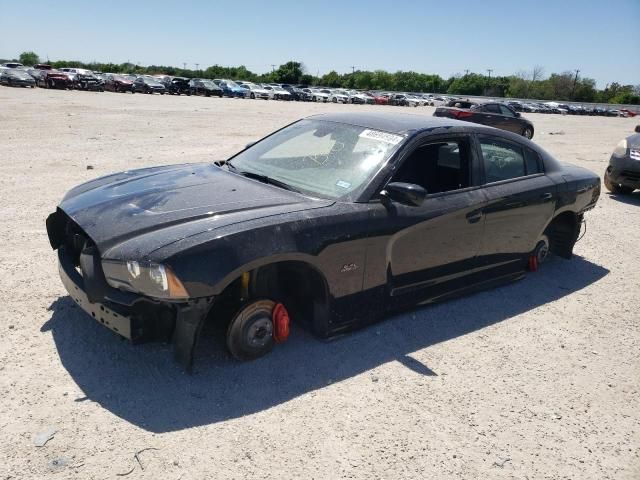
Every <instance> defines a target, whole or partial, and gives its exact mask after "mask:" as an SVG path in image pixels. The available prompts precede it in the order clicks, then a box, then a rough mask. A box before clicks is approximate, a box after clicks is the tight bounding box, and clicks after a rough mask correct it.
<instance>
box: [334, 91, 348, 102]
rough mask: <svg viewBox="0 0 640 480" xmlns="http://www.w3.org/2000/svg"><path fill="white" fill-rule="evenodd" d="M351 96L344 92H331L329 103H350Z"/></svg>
mask: <svg viewBox="0 0 640 480" xmlns="http://www.w3.org/2000/svg"><path fill="white" fill-rule="evenodd" d="M350 99H351V96H350V95H349V94H348V93H347V92H345V91H344V90H332V91H331V95H329V101H330V102H332V103H351V102H350Z"/></svg>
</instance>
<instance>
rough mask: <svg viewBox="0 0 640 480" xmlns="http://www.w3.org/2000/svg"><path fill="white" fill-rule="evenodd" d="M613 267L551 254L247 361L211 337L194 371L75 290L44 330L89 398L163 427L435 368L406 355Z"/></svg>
mask: <svg viewBox="0 0 640 480" xmlns="http://www.w3.org/2000/svg"><path fill="white" fill-rule="evenodd" d="M607 273H608V270H606V269H605V268H603V267H600V266H598V265H595V264H593V263H591V262H589V261H587V260H585V259H584V258H581V257H578V256H576V257H574V259H572V260H571V261H566V260H561V259H558V258H552V259H551V260H550V261H549V262H548V263H546V264H545V265H544V266H543V268H542V269H541V270H540V271H539V272H537V273H535V274H530V275H528V276H527V277H526V278H525V279H524V280H522V281H519V282H516V283H513V284H510V285H506V286H503V287H499V288H496V289H493V290H489V291H484V292H481V293H478V294H475V295H471V296H468V297H464V298H460V299H458V300H453V301H449V302H446V303H442V304H439V305H433V306H428V307H422V308H419V309H416V310H414V311H409V312H405V313H403V314H401V315H396V316H394V317H393V318H389V319H387V320H386V321H383V322H380V323H377V324H375V325H372V326H370V327H368V328H365V329H362V330H360V331H357V332H353V333H350V334H348V335H345V336H343V337H340V338H338V339H335V340H333V341H329V342H324V341H319V340H317V339H315V338H314V337H312V336H311V335H310V334H308V333H306V332H305V331H302V330H301V329H300V328H297V329H296V328H293V334H292V336H291V338H290V339H289V341H288V342H286V343H285V344H282V345H278V346H277V347H276V348H275V349H274V351H273V352H272V353H271V354H269V355H267V356H266V357H263V358H261V359H259V360H256V361H253V362H248V363H240V362H237V361H235V360H232V359H230V358H229V357H228V355H227V354H226V352H225V351H224V348H223V347H222V346H221V345H220V344H221V343H222V342H220V341H217V342H216V341H214V339H213V337H211V336H206V337H205V338H204V339H203V341H202V342H201V345H200V347H199V349H198V353H197V356H196V365H195V371H194V374H193V375H187V374H185V373H184V372H183V371H182V370H181V369H180V367H179V366H178V365H177V364H175V363H174V362H173V355H172V349H171V347H170V346H168V345H160V344H145V345H136V346H133V345H130V344H129V343H128V342H126V341H122V340H121V339H120V337H118V336H117V335H116V334H114V333H112V332H111V331H109V330H107V329H106V328H104V327H102V326H100V325H99V324H98V323H96V322H95V321H94V320H93V319H92V318H91V317H89V316H88V315H87V314H85V313H84V312H83V311H82V310H80V308H79V307H77V306H76V305H75V304H74V303H73V301H72V300H71V299H70V298H69V297H61V298H60V299H58V300H56V301H55V302H53V304H52V305H51V307H50V310H51V311H52V316H51V319H50V320H49V321H47V322H46V323H45V324H44V325H43V326H42V329H41V330H42V331H43V332H51V335H52V337H53V340H54V341H55V344H56V347H57V349H58V353H59V355H60V360H61V362H62V364H63V365H64V367H65V368H66V369H67V371H68V372H69V374H70V375H71V377H72V378H73V380H74V381H75V382H76V383H77V385H78V386H79V387H80V389H82V391H83V392H84V395H86V397H87V398H86V399H88V400H91V401H94V402H97V403H98V404H100V405H101V406H102V407H104V408H106V409H107V410H109V411H110V412H112V413H113V414H115V415H117V416H119V417H121V418H123V419H124V420H126V421H128V422H131V423H133V424H135V425H137V426H139V427H141V428H143V429H146V430H149V431H153V432H167V431H175V430H180V429H184V428H189V427H193V426H199V425H206V424H211V423H215V422H220V421H223V420H227V419H232V418H237V417H241V416H244V415H248V414H252V413H255V412H259V411H262V410H265V409H268V408H270V407H273V406H275V405H278V404H281V403H283V402H286V401H288V400H291V399H293V398H295V397H297V396H299V395H303V394H306V393H308V392H311V391H313V390H316V389H320V388H323V387H325V386H327V385H328V384H331V383H335V382H339V381H342V380H345V379H348V378H351V377H353V376H356V375H360V374H362V373H365V372H367V371H369V370H372V369H374V368H376V367H378V366H380V365H382V364H384V363H387V362H390V361H394V360H395V361H398V362H400V363H402V364H403V365H404V366H406V367H407V368H409V369H411V370H412V371H413V372H415V373H416V374H419V375H423V376H435V375H438V372H437V371H435V372H434V371H432V370H431V369H430V368H429V366H428V365H423V364H422V363H420V362H418V361H417V360H415V359H413V358H412V357H410V354H411V353H412V352H415V351H417V350H420V349H424V348H426V347H429V346H430V345H434V344H437V343H440V342H443V341H446V340H449V339H453V338H456V337H459V336H461V335H465V334H467V333H470V332H473V331H476V330H479V329H482V328H484V327H487V326H488V325H492V324H495V323H497V322H501V321H503V320H506V319H510V318H512V317H514V316H517V315H518V314H521V313H523V312H527V311H529V310H532V309H534V308H536V307H539V306H541V305H544V304H546V303H549V302H553V301H555V300H557V299H559V298H562V297H564V296H566V295H570V294H572V293H574V292H576V291H578V290H581V289H583V288H585V287H587V286H589V285H591V284H593V283H595V282H597V281H598V280H600V279H601V278H602V277H604V276H605V275H606V274H607ZM527 321H531V318H530V317H529V318H528V319H527ZM555 321H557V322H563V321H564V319H563V318H561V317H558V318H557V319H556V320H555ZM294 327H295V325H294ZM75 400H76V401H83V400H85V398H79V399H75Z"/></svg>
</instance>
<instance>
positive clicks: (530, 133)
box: [522, 127, 533, 140]
mask: <svg viewBox="0 0 640 480" xmlns="http://www.w3.org/2000/svg"><path fill="white" fill-rule="evenodd" d="M522 136H523V137H524V138H528V139H529V140H531V139H532V138H533V128H531V127H524V129H523V130H522Z"/></svg>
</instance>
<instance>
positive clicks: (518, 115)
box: [513, 112, 521, 117]
mask: <svg viewBox="0 0 640 480" xmlns="http://www.w3.org/2000/svg"><path fill="white" fill-rule="evenodd" d="M513 113H515V114H516V117H520V116H521V115H520V112H513Z"/></svg>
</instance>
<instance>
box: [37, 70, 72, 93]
mask: <svg viewBox="0 0 640 480" xmlns="http://www.w3.org/2000/svg"><path fill="white" fill-rule="evenodd" d="M36 85H37V86H38V87H41V88H61V89H72V88H73V80H72V79H71V77H70V76H69V74H68V73H65V72H60V71H58V70H56V69H51V70H42V73H41V74H40V77H39V78H37V79H36Z"/></svg>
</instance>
